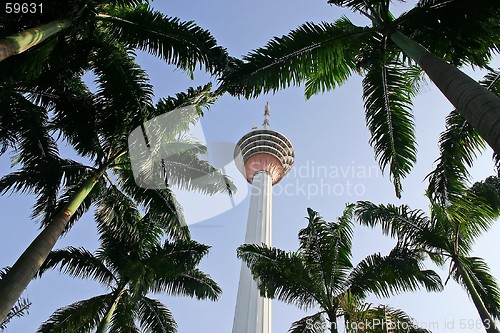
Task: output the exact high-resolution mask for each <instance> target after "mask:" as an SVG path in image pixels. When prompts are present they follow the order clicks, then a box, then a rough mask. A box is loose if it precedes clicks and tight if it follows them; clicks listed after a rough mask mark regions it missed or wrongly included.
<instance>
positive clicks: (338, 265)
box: [237, 205, 442, 332]
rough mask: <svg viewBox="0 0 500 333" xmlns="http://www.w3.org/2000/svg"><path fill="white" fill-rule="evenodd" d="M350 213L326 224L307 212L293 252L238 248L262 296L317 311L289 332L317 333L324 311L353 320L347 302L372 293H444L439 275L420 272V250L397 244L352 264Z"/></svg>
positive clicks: (347, 210) (332, 316)
mask: <svg viewBox="0 0 500 333" xmlns="http://www.w3.org/2000/svg"><path fill="white" fill-rule="evenodd" d="M354 213H355V206H354V205H348V206H347V207H346V208H345V210H344V213H343V215H342V216H341V217H339V218H338V221H337V222H327V221H325V220H323V219H322V218H321V217H320V216H319V214H318V213H317V212H315V211H313V210H312V209H310V208H309V209H308V217H307V219H308V225H307V227H306V228H304V229H302V230H301V231H300V232H299V249H298V250H297V251H292V252H285V251H283V250H280V249H277V248H274V247H268V246H266V245H256V244H244V245H242V246H240V247H239V248H238V251H237V252H238V257H239V258H241V259H242V260H243V261H244V262H245V263H246V264H247V266H248V267H249V268H250V270H251V272H252V275H253V277H254V279H255V280H256V281H257V285H258V287H259V289H260V292H261V295H262V296H266V297H269V298H273V299H274V298H276V299H279V300H280V301H283V302H286V303H291V304H294V305H296V306H298V307H300V308H302V309H310V308H313V307H319V308H321V312H318V313H316V314H314V315H312V316H308V317H305V318H302V319H301V320H299V321H296V322H295V323H293V325H292V327H291V328H290V332H300V330H303V329H307V330H306V332H320V331H321V330H320V328H321V327H324V325H319V324H317V325H311V323H314V322H317V323H321V322H323V319H322V318H323V317H322V314H323V313H325V314H326V316H327V318H328V320H329V321H330V323H331V324H332V323H333V324H335V323H336V318H337V317H339V316H342V315H345V316H346V320H349V318H351V319H352V318H353V315H354V314H355V313H358V312H359V311H360V310H359V309H357V310H356V311H351V313H350V314H349V315H350V316H351V317H349V318H348V316H349V315H348V314H347V312H348V311H350V309H351V308H352V307H351V306H350V305H349V304H350V303H349V301H347V299H348V298H349V299H350V300H351V301H354V302H362V300H363V299H364V298H366V296H367V295H368V294H370V293H373V294H375V295H377V296H382V297H388V296H390V295H392V294H397V293H400V292H403V291H414V290H417V289H418V288H419V287H421V286H423V287H425V288H426V289H427V290H429V291H439V290H441V289H442V284H441V280H440V278H439V276H438V275H437V274H436V273H435V272H433V271H431V270H425V269H424V266H423V259H424V257H423V256H422V254H421V252H420V251H413V250H411V249H409V248H405V247H402V246H396V247H395V248H394V249H393V250H392V251H391V252H390V253H389V254H388V255H387V256H382V255H380V254H379V253H376V254H373V255H371V256H368V257H367V258H365V259H364V260H362V261H361V262H360V263H358V264H357V265H355V266H354V265H353V263H352V261H351V249H352V241H351V240H352V227H353V226H352V220H353V218H354ZM351 303H352V302H351ZM356 304H357V303H356ZM358 310H359V311H358ZM333 324H332V325H333ZM311 329H313V330H312V331H311ZM321 332H322V331H321Z"/></svg>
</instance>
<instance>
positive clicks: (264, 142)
mask: <svg viewBox="0 0 500 333" xmlns="http://www.w3.org/2000/svg"><path fill="white" fill-rule="evenodd" d="M234 154H235V161H236V166H237V167H238V169H239V171H240V172H241V173H242V174H243V176H244V177H245V178H246V180H247V181H248V182H249V183H250V184H252V191H251V197H250V208H249V211H248V222H247V230H246V235H245V243H247V244H263V243H264V244H266V245H268V246H271V229H272V228H271V227H272V186H273V185H275V184H277V183H278V182H279V181H280V180H281V179H282V178H283V177H284V176H285V175H286V174H287V173H288V171H290V169H291V168H292V166H293V163H294V159H295V156H294V151H293V146H292V144H291V142H290V140H288V138H287V137H286V136H284V135H283V134H281V133H279V132H276V131H273V130H271V129H269V105H268V104H266V108H265V113H264V124H263V128H262V129H253V130H252V131H251V132H249V133H247V134H246V135H244V136H243V137H242V138H241V139H240V140H239V141H238V143H237V144H236V149H235V153H234ZM232 333H271V301H270V300H269V299H267V298H264V297H261V296H260V293H259V291H258V289H257V284H256V283H255V281H254V280H253V279H252V275H251V272H250V270H249V269H248V267H247V266H246V264H245V263H242V266H241V272H240V282H239V286H238V296H237V300H236V310H235V315H234V321H233V331H232Z"/></svg>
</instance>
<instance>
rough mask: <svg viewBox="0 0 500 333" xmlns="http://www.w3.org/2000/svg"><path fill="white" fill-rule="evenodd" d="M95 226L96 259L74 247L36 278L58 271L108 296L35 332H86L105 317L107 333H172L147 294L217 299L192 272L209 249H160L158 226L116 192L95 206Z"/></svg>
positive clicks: (191, 244)
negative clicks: (92, 284) (98, 243)
mask: <svg viewBox="0 0 500 333" xmlns="http://www.w3.org/2000/svg"><path fill="white" fill-rule="evenodd" d="M116 199H118V200H116ZM116 201H118V203H117V202H116ZM96 220H97V223H98V226H99V232H100V240H101V247H100V248H99V249H98V250H97V251H96V252H95V253H90V252H88V251H86V250H85V249H83V248H79V249H77V248H73V247H68V248H65V249H61V250H55V251H52V252H51V253H50V255H49V256H48V258H47V260H46V261H45V263H44V264H43V265H42V267H41V268H40V271H39V276H42V275H43V274H44V273H45V272H46V271H47V270H49V269H58V270H59V271H61V272H63V273H65V274H69V275H70V276H74V277H78V278H83V279H92V280H95V281H97V282H99V283H101V284H102V285H103V286H104V287H106V288H108V289H112V290H111V292H110V293H108V294H105V295H101V296H96V297H93V298H90V299H88V300H84V301H80V302H76V303H74V304H71V305H69V306H66V307H64V308H61V309H59V310H57V311H56V312H55V313H54V314H53V315H52V316H51V317H50V318H49V319H48V320H47V321H46V322H45V323H43V324H42V326H41V327H40V328H39V330H38V332H65V331H67V330H74V329H78V330H79V331H80V330H81V329H83V330H84V331H88V330H90V329H92V328H96V327H97V326H100V328H101V327H105V326H107V325H108V324H106V323H105V322H106V319H105V318H106V317H109V318H111V320H110V322H109V329H110V330H111V331H113V332H139V330H141V331H147V332H176V331H177V330H176V329H177V325H176V324H175V321H174V319H173V316H172V314H171V312H170V310H169V309H167V308H166V307H165V306H164V305H163V304H162V303H161V302H159V301H158V300H155V299H151V298H149V297H147V295H148V294H149V293H164V294H168V295H184V296H189V297H195V298H197V299H210V300H214V301H215V300H217V299H218V298H219V296H220V293H221V290H220V288H219V286H218V285H217V284H216V283H215V281H213V280H212V279H211V278H210V276H209V275H207V274H206V273H204V272H202V271H201V270H199V269H198V268H197V266H198V265H199V263H200V262H201V260H202V258H203V257H204V256H206V255H207V253H208V250H209V247H208V246H206V245H203V244H200V243H197V242H195V241H193V240H178V241H165V242H163V243H162V242H161V238H162V236H163V235H164V232H163V230H162V229H161V228H160V227H159V226H160V225H161V224H162V222H161V221H160V222H156V221H154V220H151V219H149V220H145V219H144V218H143V217H142V216H141V214H140V212H139V211H138V210H137V208H136V206H135V205H134V204H133V202H132V201H130V200H128V199H127V198H126V197H124V196H123V195H121V194H120V193H119V192H117V193H115V194H114V197H111V198H110V199H108V200H106V199H103V200H102V201H101V202H100V207H99V208H98V210H97V211H96ZM113 222H114V223H113ZM120 226H121V227H122V228H123V229H122V228H120ZM120 229H121V230H120ZM116 230H120V232H118V233H116V232H115V231H116ZM114 302H116V304H117V305H116V307H115V308H114V309H113V307H112V306H111V304H113V303H114ZM103 325H104V326H103Z"/></svg>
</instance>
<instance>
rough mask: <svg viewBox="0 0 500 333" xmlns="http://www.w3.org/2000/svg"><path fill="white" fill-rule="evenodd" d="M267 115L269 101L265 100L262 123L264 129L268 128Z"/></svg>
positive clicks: (268, 114)
mask: <svg viewBox="0 0 500 333" xmlns="http://www.w3.org/2000/svg"><path fill="white" fill-rule="evenodd" d="M269 116H270V109H269V102H267V103H266V108H265V111H264V123H263V124H262V125H263V126H264V129H268V128H269Z"/></svg>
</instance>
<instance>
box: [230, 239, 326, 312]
mask: <svg viewBox="0 0 500 333" xmlns="http://www.w3.org/2000/svg"><path fill="white" fill-rule="evenodd" d="M237 253H238V258H241V259H242V260H243V262H245V263H246V264H247V266H248V267H249V268H250V271H251V272H252V275H253V277H254V279H255V280H256V281H257V285H258V287H259V289H260V292H261V295H263V296H266V297H269V298H273V299H274V298H277V299H279V300H281V301H283V302H286V303H290V304H295V305H296V306H298V307H300V308H303V309H308V308H311V307H313V306H315V305H318V304H320V303H321V296H319V295H321V291H322V290H323V285H322V281H321V280H319V281H318V280H317V279H316V280H315V279H314V277H311V271H310V270H309V269H308V268H307V267H306V266H305V265H304V263H303V259H302V258H301V256H300V255H299V254H297V253H294V252H285V251H282V250H280V249H276V248H268V247H267V246H264V245H255V244H244V245H241V246H240V247H238V250H237ZM316 284H318V285H316Z"/></svg>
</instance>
